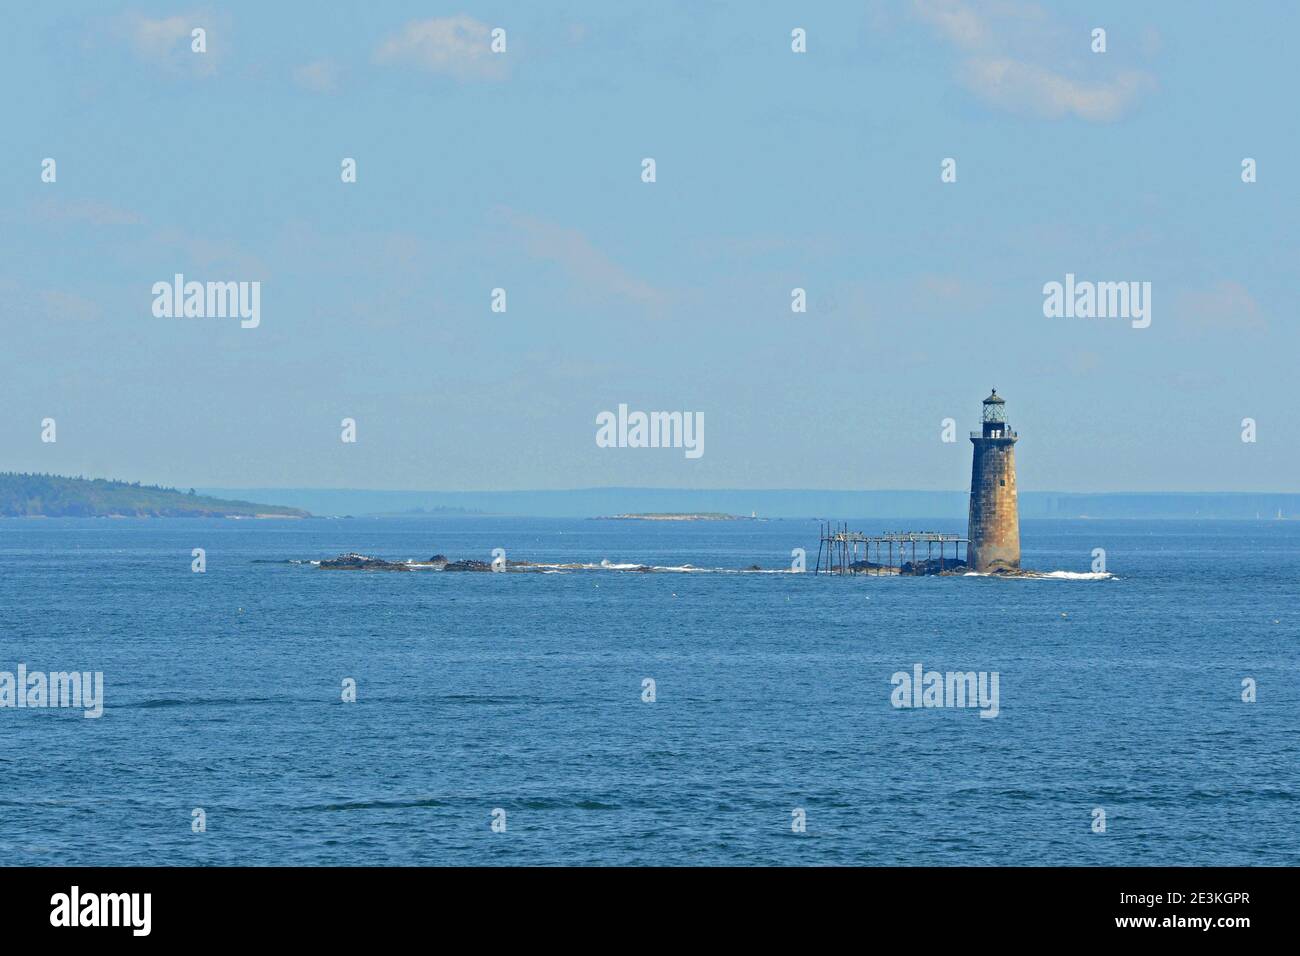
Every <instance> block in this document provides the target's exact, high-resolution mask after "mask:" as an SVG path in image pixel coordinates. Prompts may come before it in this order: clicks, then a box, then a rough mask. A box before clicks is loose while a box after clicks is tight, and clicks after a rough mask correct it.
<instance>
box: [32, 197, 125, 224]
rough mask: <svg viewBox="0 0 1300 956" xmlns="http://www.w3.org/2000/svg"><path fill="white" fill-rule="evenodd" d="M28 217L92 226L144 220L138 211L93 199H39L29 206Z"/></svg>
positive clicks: (38, 220)
mask: <svg viewBox="0 0 1300 956" xmlns="http://www.w3.org/2000/svg"><path fill="white" fill-rule="evenodd" d="M28 219H29V221H31V222H34V223H38V224H44V225H52V224H57V223H65V222H79V223H87V224H89V225H92V226H135V225H139V224H140V223H142V222H143V221H144V219H143V217H141V215H140V214H139V213H137V212H133V211H132V210H130V209H123V208H121V207H120V206H114V205H112V204H111V203H104V202H97V201H95V200H93V199H41V200H37V201H35V202H33V203H32V204H31V206H30V207H29V214H28Z"/></svg>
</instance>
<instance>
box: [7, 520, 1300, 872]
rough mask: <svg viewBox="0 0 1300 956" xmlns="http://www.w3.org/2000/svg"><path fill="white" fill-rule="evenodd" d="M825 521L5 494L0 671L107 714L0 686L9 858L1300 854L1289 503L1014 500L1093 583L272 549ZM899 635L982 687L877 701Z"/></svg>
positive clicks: (663, 557)
mask: <svg viewBox="0 0 1300 956" xmlns="http://www.w3.org/2000/svg"><path fill="white" fill-rule="evenodd" d="M888 524H890V525H891V526H897V525H902V524H911V525H912V526H924V527H938V528H940V529H941V530H952V531H964V527H963V526H962V524H961V523H960V522H952V521H938V520H933V519H918V520H917V521H915V522H910V523H904V522H898V521H890V522H888ZM850 525H851V526H853V527H855V528H860V529H862V530H864V531H873V532H874V531H878V530H881V527H882V523H881V522H878V521H873V520H870V519H859V520H851V521H850ZM816 535H817V525H816V523H815V522H812V521H767V522H734V523H689V524H678V523H673V524H663V523H653V524H651V523H644V522H598V521H573V520H540V519H514V518H452V519H432V518H411V519H404V518H403V519H397V518H394V519H355V520H312V521H300V522H294V521H219V520H211V521H209V520H187V519H174V520H102V519H101V520H80V519H52V520H4V521H0V671H10V672H13V671H16V669H17V666H18V665H19V664H20V663H23V664H26V665H27V668H28V669H29V670H31V671H36V670H44V671H60V670H66V671H102V672H103V675H104V684H105V690H104V696H105V701H104V713H103V716H102V717H101V718H99V719H85V718H84V717H83V716H82V713H81V712H80V711H73V710H56V709H45V710H33V709H13V708H0V781H2V783H0V861H3V862H4V863H6V864H86V865H95V864H108V865H117V864H177V865H193V864H203V865H222V864H345V865H346V864H482V863H490V864H621V865H630V864H661V865H679V864H706V863H707V864H792V865H798V864H813V865H818V864H872V865H889V864H967V865H969V864H1050V865H1089V864H1157V865H1164V864H1290V865H1296V864H1300V786H1298V785H1300V739H1298V732H1300V654H1298V653H1297V652H1298V651H1300V638H1298V636H1297V635H1298V633H1300V631H1298V629H1300V613H1298V612H1300V602H1298V601H1297V596H1296V595H1297V588H1298V587H1300V523H1297V522H1278V521H1260V522H1249V523H1247V522H1240V523H1237V522H1208V521H1207V522H1180V521H1153V522H1140V521H1049V520H1038V521H1029V520H1027V521H1024V522H1022V544H1023V547H1024V563H1025V564H1026V565H1027V566H1030V567H1034V568H1037V569H1040V570H1044V571H1052V570H1061V571H1073V572H1089V571H1090V565H1091V562H1092V550H1093V549H1094V548H1104V549H1105V550H1106V554H1107V566H1108V570H1109V571H1111V572H1112V573H1113V575H1114V576H1113V577H1112V578H1110V579H1106V580H1095V579H1094V580H1088V579H1067V578H1056V579H1042V580H999V579H990V578H982V577H947V578H942V579H938V578H924V579H896V578H884V577H853V578H830V577H825V576H823V577H815V576H813V575H811V574H803V575H794V574H739V573H715V572H710V571H697V572H660V573H648V574H647V573H639V572H620V571H614V570H592V571H576V572H573V573H563V574H535V573H528V574H520V573H506V574H472V573H460V574H456V573H438V572H411V573H363V572H339V571H321V570H319V569H318V568H316V567H313V566H311V565H310V564H291V563H264V562H285V561H288V560H291V559H300V560H311V559H318V558H321V557H330V556H333V555H335V554H337V553H339V552H342V551H349V550H356V551H361V552H363V553H368V554H374V555H378V556H382V557H387V558H392V559H404V558H416V559H424V558H428V557H429V556H431V555H433V554H435V553H439V552H440V553H442V554H445V555H447V556H449V557H451V558H453V559H455V558H461V557H471V558H478V559H481V560H490V558H491V553H492V549H493V548H498V547H499V548H504V549H506V552H507V555H508V557H509V558H511V559H525V560H532V561H554V562H571V561H585V562H592V563H598V562H600V561H601V560H608V561H610V562H612V563H634V564H635V563H646V564H653V565H657V566H663V567H681V566H684V565H692V566H695V567H698V568H724V569H740V568H744V567H747V566H749V565H751V564H755V563H757V564H759V565H761V566H763V567H764V568H768V569H781V568H788V567H789V564H790V552H791V549H792V548H796V547H803V548H805V549H807V550H808V551H809V564H810V567H811V564H812V563H813V561H814V560H815V557H816ZM196 547H201V548H204V549H205V550H206V560H207V571H206V573H203V574H195V573H192V572H191V570H190V567H191V560H192V559H191V549H192V548H196ZM917 663H920V664H922V665H923V667H924V669H925V670H931V669H933V670H937V671H941V672H942V671H949V670H954V671H972V670H973V671H985V672H990V673H991V672H997V673H998V675H999V713H998V716H997V717H996V718H994V719H987V718H981V717H980V714H979V711H978V710H977V709H971V708H918V709H898V708H895V707H893V706H892V705H891V692H892V691H893V689H894V688H893V685H892V683H891V676H892V675H893V674H894V673H896V672H899V671H905V672H909V673H910V672H911V670H912V668H913V666H914V665H915V664H917ZM346 678H351V679H353V680H355V681H356V686H357V700H356V702H355V703H345V702H344V701H343V700H342V685H343V682H344V680H345V679H346ZM646 678H650V679H653V680H654V682H655V693H656V699H655V701H654V702H653V703H647V702H644V701H643V700H642V689H643V681H644V680H645V679H646ZM1244 678H1252V679H1253V680H1254V681H1256V682H1257V693H1258V699H1257V701H1255V702H1254V703H1245V702H1243V701H1242V699H1241V695H1242V681H1243V679H1244ZM196 808H201V809H202V810H203V812H204V814H205V820H206V832H202V833H195V832H193V831H192V825H191V824H192V819H193V812H194V810H195V809H196ZM498 808H499V809H500V810H503V811H505V817H504V819H505V822H506V829H505V832H494V831H493V829H492V827H491V823H492V821H493V811H494V810H496V809H498ZM1097 808H1100V809H1101V810H1103V811H1104V812H1105V822H1106V832H1105V833H1094V832H1093V822H1094V810H1095V809H1097ZM796 809H802V810H803V811H804V814H805V818H806V832H804V833H796V832H793V830H792V827H791V822H792V819H793V816H792V813H793V811H795V810H796Z"/></svg>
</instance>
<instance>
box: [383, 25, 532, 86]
mask: <svg viewBox="0 0 1300 956" xmlns="http://www.w3.org/2000/svg"><path fill="white" fill-rule="evenodd" d="M491 43H492V38H491V28H490V27H489V26H488V25H487V24H486V23H483V22H481V21H479V20H475V19H474V18H473V17H471V16H467V15H465V14H463V13H462V14H458V15H456V16H453V17H435V18H433V19H430V20H415V21H412V22H411V23H408V24H406V26H404V27H402V29H401V30H400V31H398V32H397V33H395V34H394V35H392V36H390V37H388V38H387V39H386V40H384V41H383V42H382V43H381V44H380V45H379V48H378V49H377V50H376V51H375V59H376V60H377V61H378V62H380V63H390V64H398V65H406V66H414V67H417V68H418V69H421V70H426V71H428V72H430V73H444V74H446V75H448V76H452V77H455V78H456V79H458V80H502V79H505V77H506V76H507V74H508V67H507V63H506V55H505V54H495V53H493V52H492V48H491Z"/></svg>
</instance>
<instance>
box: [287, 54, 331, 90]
mask: <svg viewBox="0 0 1300 956" xmlns="http://www.w3.org/2000/svg"><path fill="white" fill-rule="evenodd" d="M293 82H294V83H295V84H296V85H298V86H300V87H301V88H302V89H304V90H309V91H311V92H312V93H333V92H334V91H335V90H336V89H338V82H339V68H338V65H337V64H336V63H334V61H332V60H313V61H312V62H311V63H304V64H303V65H302V66H300V67H298V68H297V69H296V70H294V71H293Z"/></svg>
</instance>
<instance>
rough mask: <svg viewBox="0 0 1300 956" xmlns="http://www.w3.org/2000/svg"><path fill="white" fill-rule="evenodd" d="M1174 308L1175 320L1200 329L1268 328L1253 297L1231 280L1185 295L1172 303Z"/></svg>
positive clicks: (1255, 329) (1238, 329)
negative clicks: (1179, 317)
mask: <svg viewBox="0 0 1300 956" xmlns="http://www.w3.org/2000/svg"><path fill="white" fill-rule="evenodd" d="M1174 307H1175V313H1176V314H1177V315H1178V316H1181V317H1182V318H1183V319H1185V320H1186V321H1187V322H1188V323H1189V324H1190V325H1192V326H1195V327H1198V328H1202V329H1223V330H1237V331H1261V330H1263V329H1266V328H1267V327H1268V320H1267V318H1266V317H1265V315H1264V313H1263V310H1261V309H1260V306H1259V303H1258V302H1257V301H1256V300H1255V297H1254V296H1252V295H1251V294H1250V292H1249V290H1247V288H1246V287H1245V286H1244V285H1242V284H1241V283H1240V282H1234V281H1232V280H1230V279H1225V280H1222V281H1220V282H1217V283H1215V284H1214V285H1213V286H1210V287H1209V288H1206V289H1199V290H1195V291H1191V292H1185V293H1183V294H1182V295H1180V296H1178V298H1177V299H1176V300H1175V301H1174Z"/></svg>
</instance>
